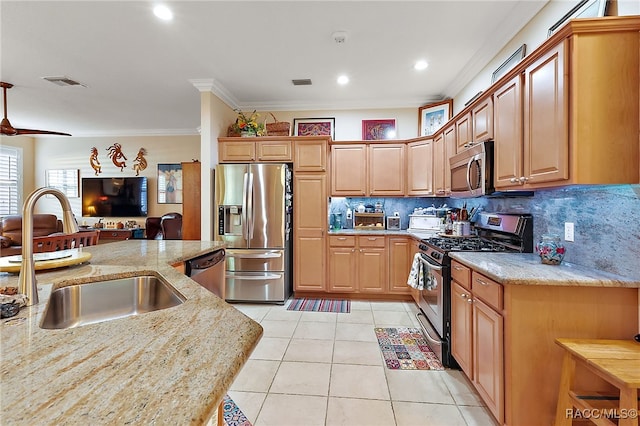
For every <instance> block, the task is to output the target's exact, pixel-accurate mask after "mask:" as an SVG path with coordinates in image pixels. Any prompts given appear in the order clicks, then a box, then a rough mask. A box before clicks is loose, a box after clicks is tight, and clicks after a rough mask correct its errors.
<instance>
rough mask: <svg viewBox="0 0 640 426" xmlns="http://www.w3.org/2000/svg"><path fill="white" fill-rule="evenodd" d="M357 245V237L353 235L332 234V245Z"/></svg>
mask: <svg viewBox="0 0 640 426" xmlns="http://www.w3.org/2000/svg"><path fill="white" fill-rule="evenodd" d="M355 245H356V237H354V236H353V235H330V236H329V246H331V247H353V246H355Z"/></svg>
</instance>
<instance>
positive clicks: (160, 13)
mask: <svg viewBox="0 0 640 426" xmlns="http://www.w3.org/2000/svg"><path fill="white" fill-rule="evenodd" d="M153 14H154V15H156V16H157V17H158V18H160V19H162V20H163V21H170V20H172V19H173V12H171V9H169V8H168V7H167V6H156V7H154V8H153Z"/></svg>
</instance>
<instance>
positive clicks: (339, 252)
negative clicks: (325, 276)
mask: <svg viewBox="0 0 640 426" xmlns="http://www.w3.org/2000/svg"><path fill="white" fill-rule="evenodd" d="M357 262H358V257H357V255H356V237H355V236H353V235H340V236H338V235H332V236H329V291H332V292H338V293H353V292H355V291H356V290H357V287H358V283H357V267H356V265H357Z"/></svg>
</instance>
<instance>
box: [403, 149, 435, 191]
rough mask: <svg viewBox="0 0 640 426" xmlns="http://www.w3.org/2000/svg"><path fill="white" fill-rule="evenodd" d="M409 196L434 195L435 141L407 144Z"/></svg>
mask: <svg viewBox="0 0 640 426" xmlns="http://www.w3.org/2000/svg"><path fill="white" fill-rule="evenodd" d="M407 195H414V196H415V195H433V140H431V139H427V140H423V141H419V142H411V143H408V144H407Z"/></svg>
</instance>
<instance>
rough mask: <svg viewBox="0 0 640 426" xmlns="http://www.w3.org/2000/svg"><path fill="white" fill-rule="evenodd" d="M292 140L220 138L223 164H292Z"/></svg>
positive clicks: (220, 156) (220, 157) (219, 147)
mask: <svg viewBox="0 0 640 426" xmlns="http://www.w3.org/2000/svg"><path fill="white" fill-rule="evenodd" d="M291 148H292V146H291V140H289V139H280V138H277V137H273V136H272V137H260V138H218V155H219V161H220V162H221V163H247V162H253V161H261V162H291V161H292V159H293V155H292V150H291Z"/></svg>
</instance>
